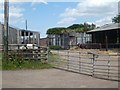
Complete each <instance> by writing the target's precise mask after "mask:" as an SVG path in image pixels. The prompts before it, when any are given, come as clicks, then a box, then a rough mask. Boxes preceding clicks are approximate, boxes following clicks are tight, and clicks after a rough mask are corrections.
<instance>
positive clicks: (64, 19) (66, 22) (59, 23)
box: [57, 17, 76, 25]
mask: <svg viewBox="0 0 120 90" xmlns="http://www.w3.org/2000/svg"><path fill="white" fill-rule="evenodd" d="M75 20H76V18H72V17H68V18H63V19H62V20H61V21H59V22H58V23H57V24H58V25H64V24H66V25H67V24H71V23H73V22H74V21H75Z"/></svg>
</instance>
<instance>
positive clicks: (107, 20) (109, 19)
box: [95, 16, 114, 26]
mask: <svg viewBox="0 0 120 90" xmlns="http://www.w3.org/2000/svg"><path fill="white" fill-rule="evenodd" d="M113 17H114V16H107V17H105V18H102V19H99V20H97V21H95V23H96V24H97V26H102V25H104V24H110V23H111V22H112V18H113Z"/></svg>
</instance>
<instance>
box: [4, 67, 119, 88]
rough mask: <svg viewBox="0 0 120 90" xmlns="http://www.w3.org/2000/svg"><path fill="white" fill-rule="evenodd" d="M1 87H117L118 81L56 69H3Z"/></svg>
mask: <svg viewBox="0 0 120 90" xmlns="http://www.w3.org/2000/svg"><path fill="white" fill-rule="evenodd" d="M2 86H3V88H118V82H116V81H108V80H102V79H96V78H93V77H90V76H86V75H81V74H77V73H72V72H67V71H63V70H58V69H45V70H21V71H3V72H2Z"/></svg>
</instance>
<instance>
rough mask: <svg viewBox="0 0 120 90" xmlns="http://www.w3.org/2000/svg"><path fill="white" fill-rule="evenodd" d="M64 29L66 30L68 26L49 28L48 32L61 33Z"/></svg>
mask: <svg viewBox="0 0 120 90" xmlns="http://www.w3.org/2000/svg"><path fill="white" fill-rule="evenodd" d="M64 30H66V28H50V29H48V30H47V34H60V33H62V31H64Z"/></svg>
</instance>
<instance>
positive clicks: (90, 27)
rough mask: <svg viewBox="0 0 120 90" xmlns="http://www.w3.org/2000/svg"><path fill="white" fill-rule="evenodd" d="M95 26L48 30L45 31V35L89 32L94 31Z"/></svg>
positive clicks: (83, 25)
mask: <svg viewBox="0 0 120 90" xmlns="http://www.w3.org/2000/svg"><path fill="white" fill-rule="evenodd" d="M95 28H96V25H95V24H88V23H84V24H73V25H71V26H69V27H67V28H65V27H62V28H50V29H48V30H47V34H61V33H66V32H67V33H69V32H78V33H79V32H85V31H89V30H92V29H95Z"/></svg>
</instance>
